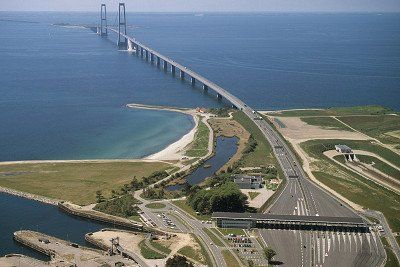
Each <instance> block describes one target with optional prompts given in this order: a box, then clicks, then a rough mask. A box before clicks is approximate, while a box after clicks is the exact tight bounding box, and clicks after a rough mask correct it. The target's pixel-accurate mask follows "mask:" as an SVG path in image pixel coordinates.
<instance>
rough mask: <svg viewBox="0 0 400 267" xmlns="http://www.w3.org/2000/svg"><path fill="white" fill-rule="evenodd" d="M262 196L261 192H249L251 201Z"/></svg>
mask: <svg viewBox="0 0 400 267" xmlns="http://www.w3.org/2000/svg"><path fill="white" fill-rule="evenodd" d="M259 194H260V192H249V197H250V199H251V200H253V199H255V198H256V197H257V196H258V195H259Z"/></svg>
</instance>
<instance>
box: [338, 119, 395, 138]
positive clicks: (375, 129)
mask: <svg viewBox="0 0 400 267" xmlns="http://www.w3.org/2000/svg"><path fill="white" fill-rule="evenodd" d="M338 119H340V120H341V121H343V122H344V123H346V124H348V125H350V126H351V127H353V128H354V129H356V130H357V131H360V132H362V133H365V134H366V135H368V136H371V137H373V138H376V139H378V140H379V141H381V142H382V143H387V144H400V138H399V137H396V133H397V131H400V117H399V116H394V115H379V116H346V117H339V118H338Z"/></svg>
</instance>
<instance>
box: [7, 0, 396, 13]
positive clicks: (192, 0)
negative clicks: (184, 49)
mask: <svg viewBox="0 0 400 267" xmlns="http://www.w3.org/2000/svg"><path fill="white" fill-rule="evenodd" d="M122 1H123V0H121V2H122ZM102 2H103V3H105V4H107V6H108V8H109V10H114V9H115V6H117V3H118V2H119V1H115V0H104V1H98V0H0V10H16V11H26V10H33V11H97V10H98V9H99V5H100V4H101V3H102ZM125 3H126V5H127V10H128V11H137V12H151V11H155V12H203V11H204V12H207V11H228V12H229V11H244V12H254V11H271V12H400V0H126V1H125Z"/></svg>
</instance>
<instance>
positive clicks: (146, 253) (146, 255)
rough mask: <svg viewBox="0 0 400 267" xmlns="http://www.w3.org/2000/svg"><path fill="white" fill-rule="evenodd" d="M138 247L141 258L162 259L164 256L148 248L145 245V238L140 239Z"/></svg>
mask: <svg viewBox="0 0 400 267" xmlns="http://www.w3.org/2000/svg"><path fill="white" fill-rule="evenodd" d="M139 248H140V254H142V256H143V258H145V259H164V258H165V256H164V255H162V254H160V253H158V252H156V251H154V250H152V249H151V248H149V247H148V246H147V245H146V243H145V240H142V241H140V243H139Z"/></svg>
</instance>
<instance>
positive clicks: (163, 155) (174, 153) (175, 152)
mask: <svg viewBox="0 0 400 267" xmlns="http://www.w3.org/2000/svg"><path fill="white" fill-rule="evenodd" d="M126 107H128V108H136V109H149V110H164V111H171V112H180V113H183V114H186V115H190V116H192V118H193V121H194V126H193V128H192V129H191V130H190V131H189V132H188V133H186V134H185V135H184V136H182V137H181V138H180V139H178V140H177V141H175V142H173V143H172V144H169V145H168V146H166V147H165V148H164V149H162V150H160V151H158V152H156V153H153V154H151V155H148V156H146V157H144V158H143V159H144V160H181V159H182V157H184V155H183V154H184V149H185V148H186V147H187V146H188V145H189V144H190V143H191V142H192V141H193V140H194V138H195V134H196V131H197V127H198V124H199V118H198V117H197V116H196V110H195V109H188V108H174V107H168V106H151V105H143V104H135V103H132V104H127V105H126Z"/></svg>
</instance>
